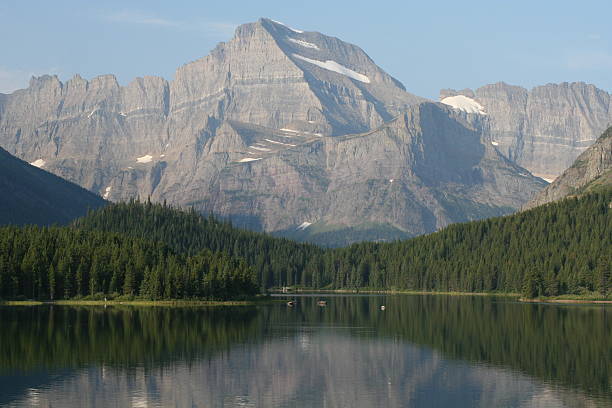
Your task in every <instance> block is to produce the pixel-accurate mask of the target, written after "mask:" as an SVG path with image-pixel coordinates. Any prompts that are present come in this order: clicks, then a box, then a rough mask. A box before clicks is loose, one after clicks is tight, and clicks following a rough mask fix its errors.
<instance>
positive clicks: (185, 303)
mask: <svg viewBox="0 0 612 408" xmlns="http://www.w3.org/2000/svg"><path fill="white" fill-rule="evenodd" d="M274 302H275V300H274V299H270V298H269V297H265V298H264V297H262V298H261V299H251V300H226V301H216V300H180V299H177V300H107V301H104V300H82V299H75V300H55V301H38V300H6V301H0V306H42V305H56V306H105V307H107V306H147V307H210V306H256V305H261V304H269V303H274Z"/></svg>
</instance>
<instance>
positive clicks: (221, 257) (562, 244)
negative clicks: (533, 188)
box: [0, 189, 612, 299]
mask: <svg viewBox="0 0 612 408" xmlns="http://www.w3.org/2000/svg"><path fill="white" fill-rule="evenodd" d="M611 202H612V190H610V189H608V190H606V191H602V192H597V193H593V194H590V195H587V196H584V197H581V198H570V199H566V200H564V201H562V202H559V203H553V204H548V205H545V206H542V207H538V208H535V209H533V210H530V211H526V212H523V213H518V214H515V215H511V216H507V217H500V218H493V219H489V220H484V221H476V222H470V223H465V224H457V225H452V226H450V227H448V228H445V229H444V230H442V231H440V232H437V233H434V234H430V235H427V236H422V237H418V238H415V239H411V240H407V241H397V242H392V243H361V244H355V245H352V246H350V247H347V248H340V249H327V250H326V249H322V248H319V247H316V246H314V245H309V244H299V243H296V242H293V241H290V240H287V239H281V238H273V237H271V236H269V235H266V234H261V233H256V232H250V231H244V230H240V229H237V228H234V227H232V225H231V224H230V223H229V222H224V221H220V220H217V219H215V218H213V217H202V216H200V215H198V214H197V213H195V212H193V211H179V210H176V209H173V208H170V207H168V206H165V205H161V204H152V203H150V202H149V203H144V204H142V203H138V202H130V203H121V204H115V205H111V206H108V207H105V208H102V209H99V210H96V211H93V212H91V213H90V214H89V215H88V216H86V217H84V218H82V219H80V220H78V221H77V222H75V223H74V225H73V226H71V227H67V228H36V227H27V228H22V229H19V228H14V227H7V228H2V229H0V296H1V297H3V298H15V297H20V296H21V297H25V298H33V299H58V298H71V297H75V296H76V297H80V296H95V295H102V294H116V295H124V296H139V297H142V298H148V299H162V298H163V299H170V298H206V299H229V298H231V297H235V296H244V295H247V294H253V293H255V292H256V291H264V290H265V289H267V288H271V287H278V286H287V285H301V286H304V287H311V288H332V289H359V288H367V289H395V290H418V291H462V292H505V293H523V294H524V295H525V296H528V297H538V296H557V295H562V294H577V295H595V296H602V297H605V296H610V292H611V291H612V284H611V282H610V281H611V277H610V268H611V252H612V251H611V248H612V216H611V215H610V211H611V209H610V203H611Z"/></svg>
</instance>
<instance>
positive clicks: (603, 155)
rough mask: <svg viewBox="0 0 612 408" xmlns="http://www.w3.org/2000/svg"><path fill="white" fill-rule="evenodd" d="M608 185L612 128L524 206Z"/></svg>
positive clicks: (611, 174) (611, 169) (610, 181)
mask: <svg viewBox="0 0 612 408" xmlns="http://www.w3.org/2000/svg"><path fill="white" fill-rule="evenodd" d="M609 187H612V127H611V128H608V130H606V131H605V132H604V133H603V134H602V135H601V136H600V137H599V139H597V141H596V142H595V144H593V145H592V146H591V147H589V148H588V149H587V150H586V151H584V152H583V153H582V154H581V155H580V156H578V158H577V159H576V161H575V162H574V164H572V166H571V167H570V168H569V169H567V170H565V171H564V172H563V174H561V175H560V176H559V177H558V178H557V179H556V180H555V181H554V182H553V183H552V184H550V185H548V186H547V187H546V188H545V189H544V190H542V191H541V192H540V193H538V195H537V196H536V197H535V198H534V199H533V200H531V201H529V203H527V205H526V206H525V209H529V208H533V207H537V206H539V205H543V204H546V203H550V202H553V201H557V200H561V199H562V198H565V197H568V196H570V195H576V194H580V193H583V192H588V191H589V190H590V189H597V188H609Z"/></svg>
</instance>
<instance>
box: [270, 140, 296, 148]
mask: <svg viewBox="0 0 612 408" xmlns="http://www.w3.org/2000/svg"><path fill="white" fill-rule="evenodd" d="M264 140H265V141H266V142H270V143H274V144H279V145H283V146H291V147H295V145H294V144H291V143H283V142H277V141H276V140H271V139H264Z"/></svg>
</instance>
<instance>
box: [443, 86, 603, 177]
mask: <svg viewBox="0 0 612 408" xmlns="http://www.w3.org/2000/svg"><path fill="white" fill-rule="evenodd" d="M440 99H441V101H442V102H443V103H448V104H450V105H454V106H456V107H458V108H459V109H463V110H469V109H472V110H474V107H475V106H476V107H480V108H481V109H480V111H481V112H482V113H484V115H485V116H486V117H487V121H488V126H487V127H488V133H490V137H491V141H492V143H494V144H495V146H497V149H499V151H500V152H502V153H503V154H504V155H505V156H506V157H508V158H509V159H510V160H512V161H514V162H515V163H517V164H518V165H520V166H523V167H525V168H526V169H528V170H529V171H530V172H532V173H533V174H535V175H536V176H538V177H542V178H544V179H546V180H547V181H552V180H554V179H555V178H556V177H557V176H559V175H560V174H561V173H563V171H565V169H567V168H568V167H569V166H571V165H572V163H573V162H574V160H575V159H576V158H577V157H578V156H579V155H580V154H581V153H582V152H583V151H585V150H586V149H587V148H588V147H589V146H591V145H592V144H593V143H595V140H596V139H597V136H598V135H600V134H601V133H602V132H603V131H604V130H606V129H607V128H608V126H610V125H611V124H612V97H611V95H610V94H609V93H608V92H606V91H603V90H601V89H598V88H596V87H595V86H593V85H589V84H585V83H582V82H574V83H562V84H548V85H544V86H538V87H535V88H533V89H531V90H527V89H525V88H521V87H519V86H511V85H508V84H505V83H503V82H500V83H497V84H492V85H486V86H483V87H481V88H478V89H476V90H475V91H472V90H470V89H465V90H462V91H455V90H452V89H445V90H442V91H441V92H440Z"/></svg>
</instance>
